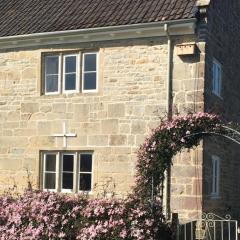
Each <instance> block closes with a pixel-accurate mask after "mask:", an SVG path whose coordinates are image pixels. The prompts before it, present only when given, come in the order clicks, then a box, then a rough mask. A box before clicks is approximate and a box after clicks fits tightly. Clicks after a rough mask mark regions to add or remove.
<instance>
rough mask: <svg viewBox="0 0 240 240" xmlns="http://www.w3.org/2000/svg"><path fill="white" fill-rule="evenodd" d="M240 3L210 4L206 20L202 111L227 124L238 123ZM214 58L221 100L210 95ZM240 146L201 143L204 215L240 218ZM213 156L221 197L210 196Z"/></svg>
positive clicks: (221, 0)
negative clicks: (216, 161)
mask: <svg viewBox="0 0 240 240" xmlns="http://www.w3.org/2000/svg"><path fill="white" fill-rule="evenodd" d="M239 10H240V3H239V1H237V0H230V1H225V0H216V1H211V4H210V6H209V8H208V11H207V18H206V22H207V24H206V27H207V29H206V30H207V31H206V32H205V33H206V36H205V37H206V79H205V81H206V84H205V103H206V104H205V110H206V111H210V112H211V111H212V112H214V113H217V114H219V115H220V116H221V118H222V119H224V120H226V121H237V122H239V120H240V94H239V92H240V75H239V69H240V62H239V60H238V58H239V54H240V47H239V46H240V45H239V39H240V18H239V17H240V16H239V14H240V11H239ZM213 58H215V59H217V60H218V61H219V62H220V63H221V64H222V70H223V72H222V92H221V97H218V96H216V95H214V94H213V93H212V62H213ZM239 154H240V146H239V145H237V144H235V143H233V142H232V141H230V140H224V138H221V137H217V138H210V139H206V140H205V142H204V170H203V178H204V184H203V185H204V188H203V193H204V197H203V207H204V211H206V212H214V213H217V214H219V215H221V216H223V215H224V214H226V213H228V214H229V213H230V214H232V216H234V217H239V216H240V214H239V210H237V209H239V207H240V204H239V203H240V190H239V183H240V171H239V162H240V157H239V156H240V155H239ZM212 155H217V156H219V157H220V159H221V164H220V194H219V197H218V198H213V197H211V184H212V160H211V157H212Z"/></svg>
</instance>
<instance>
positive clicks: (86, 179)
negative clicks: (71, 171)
mask: <svg viewBox="0 0 240 240" xmlns="http://www.w3.org/2000/svg"><path fill="white" fill-rule="evenodd" d="M79 181H80V182H79V186H80V187H79V190H80V191H91V186H92V179H91V174H88V173H81V174H80V178H79Z"/></svg>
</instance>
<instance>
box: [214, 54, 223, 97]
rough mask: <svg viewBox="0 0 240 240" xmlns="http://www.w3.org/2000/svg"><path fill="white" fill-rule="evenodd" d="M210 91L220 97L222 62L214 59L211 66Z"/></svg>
mask: <svg viewBox="0 0 240 240" xmlns="http://www.w3.org/2000/svg"><path fill="white" fill-rule="evenodd" d="M212 92H213V93H214V94H215V95H217V96H219V97H221V92H222V64H221V63H219V62H218V61H217V60H216V59H214V60H213V66H212Z"/></svg>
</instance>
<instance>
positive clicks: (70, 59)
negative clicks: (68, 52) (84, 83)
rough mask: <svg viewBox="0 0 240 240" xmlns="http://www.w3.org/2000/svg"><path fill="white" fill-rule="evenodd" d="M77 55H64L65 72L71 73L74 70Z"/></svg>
mask: <svg viewBox="0 0 240 240" xmlns="http://www.w3.org/2000/svg"><path fill="white" fill-rule="evenodd" d="M76 64H77V57H76V56H66V57H65V72H66V73H72V72H76V69H77V65H76Z"/></svg>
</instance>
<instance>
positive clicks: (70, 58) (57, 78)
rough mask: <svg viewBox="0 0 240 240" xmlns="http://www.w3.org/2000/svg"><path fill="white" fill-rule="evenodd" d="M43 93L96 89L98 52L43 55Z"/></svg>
mask: <svg viewBox="0 0 240 240" xmlns="http://www.w3.org/2000/svg"><path fill="white" fill-rule="evenodd" d="M43 59H44V77H43V78H44V79H43V82H42V86H43V87H42V89H43V93H44V94H46V95H50V94H61V93H74V92H96V91H97V90H98V53H97V52H87V53H69V54H68V53H66V54H65V53H53V54H51V55H50V54H46V55H44V58H43Z"/></svg>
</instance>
